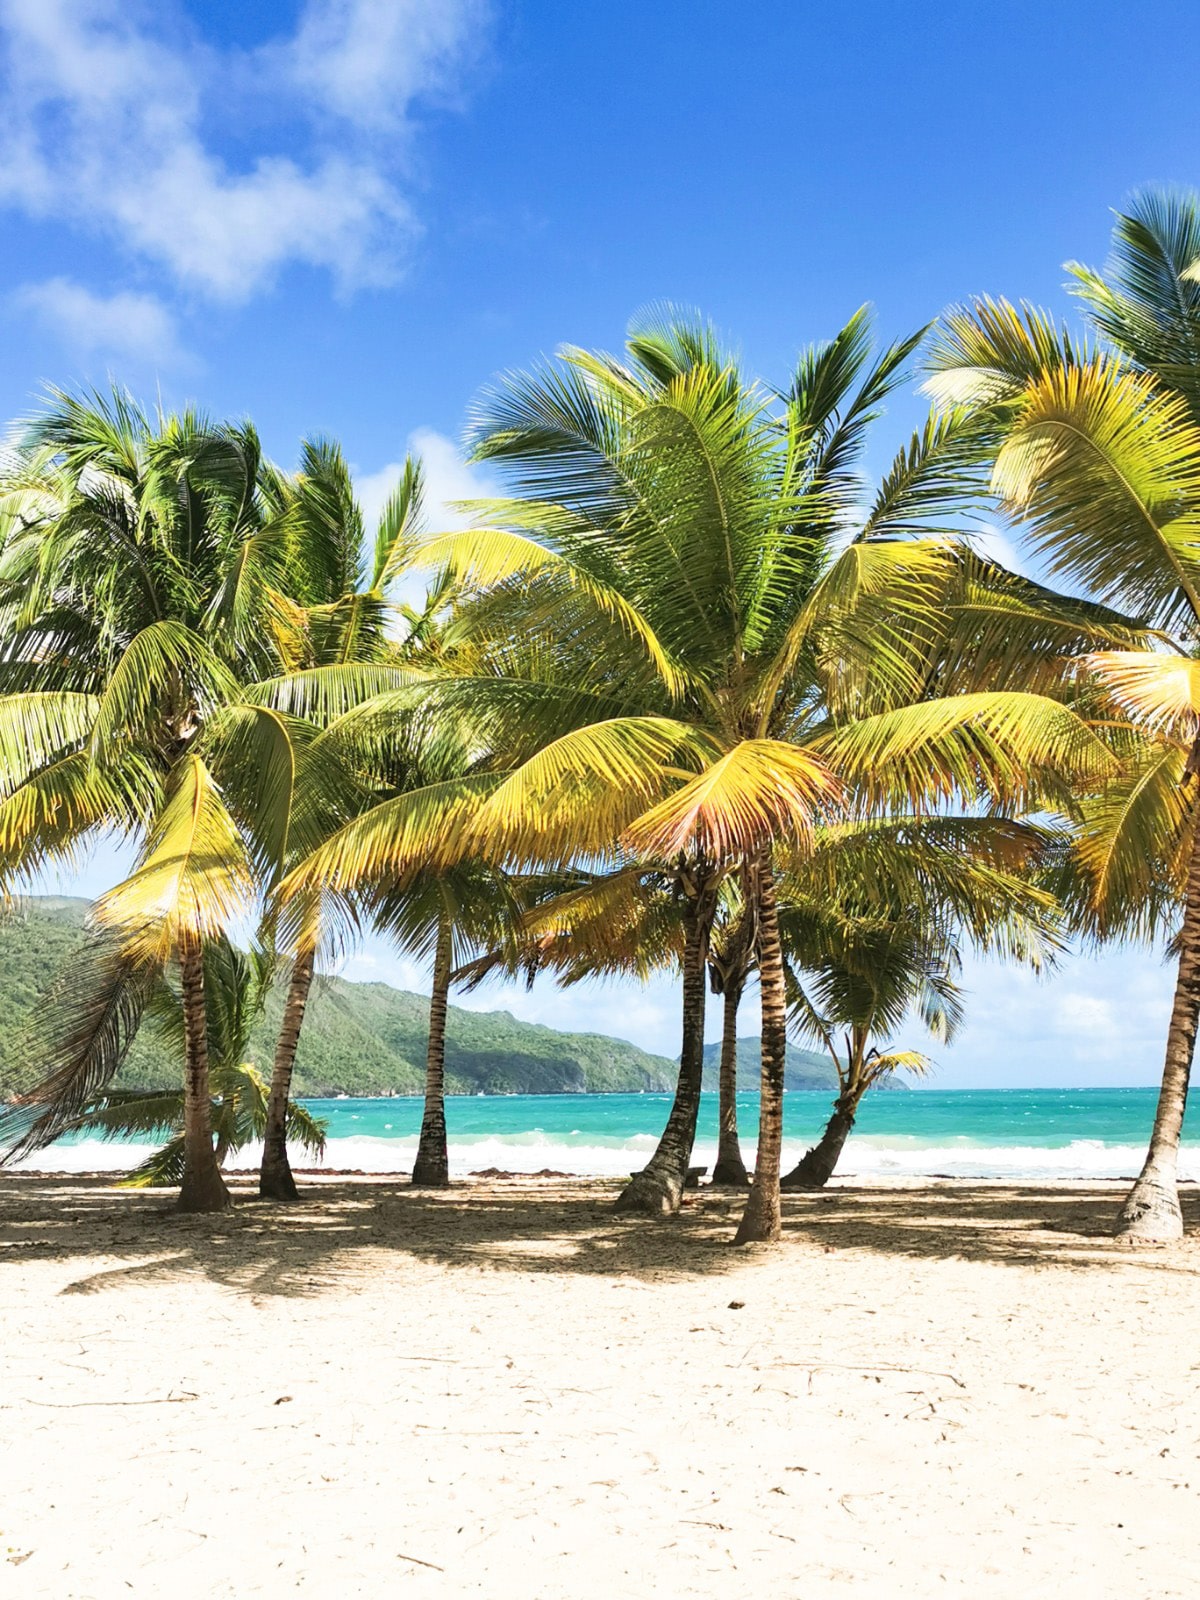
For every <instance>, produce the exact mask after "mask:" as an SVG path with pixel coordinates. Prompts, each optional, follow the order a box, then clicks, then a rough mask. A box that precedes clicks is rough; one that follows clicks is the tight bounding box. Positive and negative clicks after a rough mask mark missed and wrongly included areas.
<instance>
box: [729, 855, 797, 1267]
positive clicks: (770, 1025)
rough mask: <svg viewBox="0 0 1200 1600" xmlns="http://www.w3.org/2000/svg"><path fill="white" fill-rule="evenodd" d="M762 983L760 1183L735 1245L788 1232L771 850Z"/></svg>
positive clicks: (766, 866) (760, 887) (761, 920)
mask: <svg viewBox="0 0 1200 1600" xmlns="http://www.w3.org/2000/svg"><path fill="white" fill-rule="evenodd" d="M755 893H756V895H757V897H758V985H759V990H760V993H761V995H762V1081H761V1087H760V1091H759V1111H758V1154H757V1156H756V1158H755V1162H754V1182H753V1183H752V1184H751V1185H750V1195H749V1198H748V1199H747V1201H746V1210H745V1212H744V1213H743V1215H742V1220H741V1225H740V1226H739V1228H738V1231H737V1234H736V1236H735V1238H734V1243H735V1244H760V1243H762V1244H770V1243H772V1242H773V1241H774V1240H776V1239H778V1238H779V1236H780V1233H781V1232H782V1218H781V1212H780V1205H779V1156H780V1150H781V1148H782V1145H783V1071H784V1065H785V1058H786V1052H787V1001H786V996H785V993H784V978H783V951H782V949H781V948H780V943H779V917H778V913H777V911H776V906H775V870H774V867H773V866H772V863H771V853H770V850H769V849H768V850H764V851H763V852H762V855H761V856H760V858H759V863H758V875H757V882H756V884H755Z"/></svg>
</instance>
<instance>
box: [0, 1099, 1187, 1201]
mask: <svg viewBox="0 0 1200 1600" xmlns="http://www.w3.org/2000/svg"><path fill="white" fill-rule="evenodd" d="M1157 1093H1158V1092H1157V1090H1156V1089H1155V1088H1150V1087H1130V1088H1095V1089H1080V1088H1062V1089H1053V1088H1045V1089H1042V1088H1039V1089H941V1090H939V1089H922V1090H921V1091H919V1092H914V1093H912V1094H874V1095H871V1096H869V1097H868V1099H867V1100H866V1102H865V1103H864V1106H863V1108H862V1111H861V1113H860V1115H859V1119H858V1122H857V1124H856V1126H855V1131H854V1133H853V1134H852V1135H851V1137H850V1140H849V1142H848V1143H847V1146H846V1149H845V1152H844V1154H843V1157H842V1160H841V1162H840V1163H839V1166H838V1176H839V1177H845V1178H854V1177H857V1178H880V1177H898V1178H904V1177H911V1178H924V1177H938V1176H942V1177H956V1178H1010V1179H1039V1178H1122V1177H1132V1176H1133V1175H1134V1174H1136V1172H1137V1171H1138V1169H1139V1168H1140V1166H1141V1164H1142V1159H1143V1157H1144V1155H1145V1148H1146V1141H1147V1139H1148V1137H1149V1134H1150V1127H1151V1124H1152V1122H1153V1118H1154V1107H1155V1103H1156V1100H1157ZM670 1103H671V1096H670V1095H669V1094H666V1093H661V1094H651V1093H644V1094H556V1095H455V1096H448V1097H447V1101H446V1122H447V1128H448V1134H449V1153H450V1170H451V1173H452V1175H453V1176H455V1177H465V1176H468V1175H469V1174H470V1173H472V1172H478V1171H482V1170H485V1169H489V1168H494V1169H499V1170H501V1171H507V1172H516V1173H521V1172H524V1173H533V1172H540V1171H543V1170H546V1169H549V1170H551V1171H554V1172H563V1173H568V1174H571V1175H578V1176H587V1177H620V1176H623V1175H625V1174H627V1173H629V1172H632V1171H635V1170H637V1169H638V1168H640V1167H642V1166H644V1165H645V1163H646V1161H647V1160H648V1159H649V1157H650V1155H651V1153H652V1152H653V1150H654V1147H655V1145H656V1144H657V1142H658V1137H659V1134H660V1133H661V1131H662V1128H663V1125H664V1123H665V1121H666V1117H667V1113H668V1110H669V1108H670ZM305 1104H306V1105H307V1106H308V1108H309V1110H310V1111H312V1112H313V1114H314V1115H316V1116H318V1117H320V1118H322V1119H323V1120H325V1122H326V1123H327V1145H326V1154H325V1160H324V1162H323V1163H320V1164H319V1165H320V1166H323V1167H324V1168H326V1169H328V1170H330V1171H345V1170H351V1171H363V1172H404V1171H406V1170H409V1169H411V1166H412V1161H413V1156H414V1155H415V1153H416V1148H417V1138H418V1134H419V1131H420V1124H421V1110H422V1100H421V1098H420V1097H419V1096H413V1095H407V1096H395V1097H389V1098H386V1099H357V1098H353V1097H346V1098H342V1097H339V1098H337V1099H324V1100H316V1099H310V1100H306V1101H305ZM830 1106H831V1095H830V1092H829V1091H828V1090H796V1091H792V1092H789V1093H788V1094H787V1096H786V1099H785V1104H784V1164H785V1170H786V1168H787V1166H788V1165H791V1164H792V1163H793V1162H794V1161H796V1160H798V1159H799V1157H800V1156H801V1155H802V1154H803V1152H804V1150H805V1149H807V1148H808V1146H809V1145H810V1144H811V1143H812V1142H813V1140H814V1139H816V1138H817V1137H818V1135H819V1134H820V1131H821V1129H822V1127H823V1126H824V1123H825V1120H826V1118H827V1117H828V1115H829V1110H830ZM738 1111H739V1126H740V1129H741V1132H742V1140H743V1152H744V1154H745V1157H746V1160H747V1162H748V1163H751V1162H752V1161H753V1154H754V1137H755V1132H756V1125H757V1118H758V1096H757V1094H752V1093H747V1094H741V1095H739V1096H738ZM716 1139H717V1096H716V1095H715V1094H705V1095H704V1096H703V1097H702V1101H701V1108H700V1120H699V1125H698V1129H697V1139H696V1150H695V1155H694V1158H693V1159H694V1162H695V1164H696V1165H698V1166H699V1165H707V1166H709V1167H710V1168H711V1166H712V1164H713V1161H714V1160H715V1157H716ZM153 1148H154V1145H153V1144H152V1143H150V1142H148V1141H146V1140H145V1139H144V1138H139V1139H138V1140H137V1141H133V1140H116V1141H111V1142H108V1141H102V1140H99V1139H96V1138H95V1137H78V1138H76V1137H69V1138H66V1139H62V1140H60V1141H59V1142H58V1143H56V1144H54V1145H51V1146H50V1147H49V1148H47V1149H45V1150H42V1151H39V1152H38V1153H37V1154H36V1155H34V1156H33V1157H31V1158H30V1159H29V1160H27V1161H25V1162H23V1163H21V1165H20V1166H19V1167H17V1168H16V1169H15V1170H17V1171H26V1172H33V1171H40V1172H64V1171H67V1172H96V1171H113V1172H121V1171H127V1170H128V1169H129V1168H131V1167H133V1166H136V1165H137V1163H138V1162H139V1161H141V1160H142V1159H143V1158H144V1157H145V1156H146V1155H148V1154H149V1153H150V1151H151V1150H152V1149H153ZM258 1158H259V1148H258V1147H257V1146H253V1145H251V1146H247V1147H246V1148H245V1149H244V1150H242V1151H241V1152H240V1153H239V1154H238V1155H237V1156H236V1157H234V1158H233V1159H232V1160H231V1161H230V1162H229V1167H230V1170H233V1171H239V1170H248V1169H253V1168H254V1167H256V1166H257V1164H258ZM293 1160H294V1162H295V1164H296V1166H297V1167H300V1168H312V1167H313V1166H314V1165H318V1164H316V1163H314V1162H313V1161H312V1158H311V1157H309V1156H306V1155H305V1154H304V1153H303V1152H300V1151H293ZM1180 1175H1181V1177H1182V1178H1184V1179H1185V1180H1186V1179H1191V1180H1200V1113H1195V1112H1193V1113H1190V1114H1189V1118H1188V1121H1187V1123H1186V1125H1185V1129H1184V1141H1183V1149H1182V1152H1181V1161H1180Z"/></svg>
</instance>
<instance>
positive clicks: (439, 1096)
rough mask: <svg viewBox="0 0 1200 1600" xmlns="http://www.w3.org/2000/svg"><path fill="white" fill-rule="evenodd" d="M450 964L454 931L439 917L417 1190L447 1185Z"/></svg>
mask: <svg viewBox="0 0 1200 1600" xmlns="http://www.w3.org/2000/svg"><path fill="white" fill-rule="evenodd" d="M453 964H454V930H453V928H452V927H451V926H450V920H449V918H448V917H446V916H445V915H443V917H442V919H441V921H440V922H439V923H438V935H437V948H436V950H435V952H434V957H433V994H432V996H431V998H430V1001H429V1044H428V1047H427V1049H426V1051H425V1112H424V1115H423V1116H422V1118H421V1137H420V1140H419V1141H418V1144H417V1159H416V1160H415V1161H414V1162H413V1174H412V1181H413V1186H414V1187H415V1188H421V1189H445V1188H448V1187H449V1184H450V1152H449V1150H448V1149H447V1147H446V1004H447V999H448V996H449V994H450V973H451V970H452V968H453Z"/></svg>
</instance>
